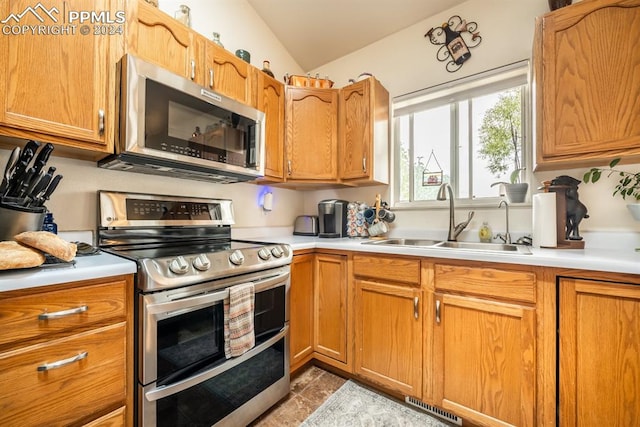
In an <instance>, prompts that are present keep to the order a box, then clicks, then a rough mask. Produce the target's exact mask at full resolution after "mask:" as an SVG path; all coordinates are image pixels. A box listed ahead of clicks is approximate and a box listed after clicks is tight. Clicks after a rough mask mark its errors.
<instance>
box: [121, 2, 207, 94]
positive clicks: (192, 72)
mask: <svg viewBox="0 0 640 427" xmlns="http://www.w3.org/2000/svg"><path fill="white" fill-rule="evenodd" d="M127 8H128V9H127V17H128V18H129V22H128V23H127V24H128V25H127V52H129V53H132V54H134V55H136V56H137V57H139V58H140V59H143V60H145V61H149V62H152V63H154V64H156V65H159V66H161V67H163V68H165V69H167V70H169V71H171V72H173V73H175V74H178V75H180V76H183V77H185V78H188V79H190V80H193V81H196V82H197V81H198V80H202V78H203V77H202V76H203V75H204V74H203V73H202V70H199V69H198V63H197V62H198V57H199V56H201V53H200V52H198V48H197V47H198V46H200V47H201V46H202V45H200V44H198V40H197V35H196V34H194V33H193V32H192V31H190V29H189V28H188V27H186V26H185V25H183V24H181V23H180V22H178V21H176V20H175V19H173V18H172V17H171V16H169V15H167V14H166V13H164V12H163V11H161V10H159V9H158V8H156V7H153V6H151V5H149V4H148V3H146V2H143V1H128V2H127ZM198 72H199V73H200V74H197V73H198Z"/></svg>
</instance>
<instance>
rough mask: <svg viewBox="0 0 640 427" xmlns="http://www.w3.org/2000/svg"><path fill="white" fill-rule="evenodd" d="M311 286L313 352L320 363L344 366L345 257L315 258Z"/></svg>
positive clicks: (318, 256)
mask: <svg viewBox="0 0 640 427" xmlns="http://www.w3.org/2000/svg"><path fill="white" fill-rule="evenodd" d="M315 283H316V286H315V291H314V300H313V303H314V306H315V307H314V308H315V310H314V319H313V327H314V334H313V348H314V351H315V352H316V353H317V354H318V356H319V357H318V358H319V359H320V360H322V361H326V362H328V363H331V362H336V361H337V362H340V363H341V364H347V363H348V360H347V303H348V293H347V260H346V256H343V255H328V254H317V255H316V262H315ZM322 356H325V357H322ZM338 366H341V365H340V364H339V365H338Z"/></svg>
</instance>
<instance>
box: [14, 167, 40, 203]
mask: <svg viewBox="0 0 640 427" xmlns="http://www.w3.org/2000/svg"><path fill="white" fill-rule="evenodd" d="M35 172H36V170H35V169H34V168H29V169H27V171H26V172H25V173H24V175H22V182H20V183H19V184H18V185H19V187H18V190H17V193H18V197H24V195H25V194H26V192H27V189H28V188H29V186H30V184H31V181H33V180H34V179H35V176H36V174H35Z"/></svg>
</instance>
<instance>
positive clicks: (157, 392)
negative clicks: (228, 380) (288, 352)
mask: <svg viewBox="0 0 640 427" xmlns="http://www.w3.org/2000/svg"><path fill="white" fill-rule="evenodd" d="M288 333H289V325H284V327H283V328H282V329H280V332H278V333H277V334H276V335H274V336H273V337H271V338H270V339H268V340H267V341H265V342H263V343H261V344H259V345H257V346H255V347H254V348H252V349H251V350H249V351H247V352H246V353H245V354H243V355H242V356H238V357H234V358H231V359H227V361H226V362H225V363H223V364H221V365H219V366H216V367H214V368H212V369H210V370H208V371H205V372H203V373H201V374H199V375H197V376H195V377H191V378H187V379H185V380H182V381H179V382H177V383H175V384H171V385H167V386H161V387H155V388H153V389H151V390H149V391H146V392H145V393H144V396H145V398H146V399H147V400H148V401H149V402H153V401H156V400H159V399H162V398H164V397H167V396H171V395H173V394H176V393H179V392H181V391H183V390H186V389H188V388H190V387H193V386H195V385H198V384H200V383H202V382H204V381H207V380H209V379H211V378H213V377H215V376H216V375H220V374H221V373H223V372H225V371H228V370H229V369H231V368H233V367H235V366H237V365H239V364H241V363H243V362H244V361H246V360H249V359H251V358H252V357H253V356H255V355H257V354H259V353H262V352H263V351H264V350H266V349H268V348H269V347H271V346H272V345H274V344H275V343H277V342H278V341H280V340H281V339H282V338H284V337H285V336H286V335H287V334H288Z"/></svg>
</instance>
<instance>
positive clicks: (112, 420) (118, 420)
mask: <svg viewBox="0 0 640 427" xmlns="http://www.w3.org/2000/svg"><path fill="white" fill-rule="evenodd" d="M126 416H127V411H126V408H125V407H124V406H123V407H121V408H118V409H116V410H115V411H113V412H110V413H108V414H107V415H105V416H103V417H100V418H98V419H97V420H93V421H91V422H90V423H88V424H85V425H84V427H122V426H123V425H126V424H127V422H126Z"/></svg>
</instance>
